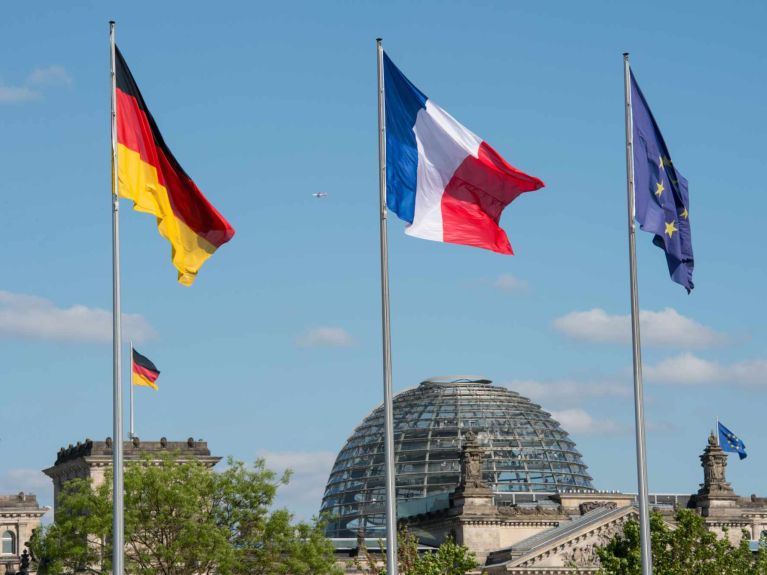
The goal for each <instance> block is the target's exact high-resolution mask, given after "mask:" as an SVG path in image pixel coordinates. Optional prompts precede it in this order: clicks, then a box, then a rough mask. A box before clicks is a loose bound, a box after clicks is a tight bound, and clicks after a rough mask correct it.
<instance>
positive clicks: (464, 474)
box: [461, 431, 487, 489]
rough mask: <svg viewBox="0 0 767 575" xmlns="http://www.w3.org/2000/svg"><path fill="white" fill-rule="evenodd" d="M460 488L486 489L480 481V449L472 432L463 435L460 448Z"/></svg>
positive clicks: (475, 435)
mask: <svg viewBox="0 0 767 575" xmlns="http://www.w3.org/2000/svg"><path fill="white" fill-rule="evenodd" d="M461 487H462V488H464V489H487V484H486V483H485V482H484V481H482V448H481V447H480V446H479V441H477V434H476V433H474V432H473V431H469V432H468V433H466V434H465V435H464V438H463V445H462V446H461Z"/></svg>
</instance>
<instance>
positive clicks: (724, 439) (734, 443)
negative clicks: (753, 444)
mask: <svg viewBox="0 0 767 575" xmlns="http://www.w3.org/2000/svg"><path fill="white" fill-rule="evenodd" d="M718 425H719V447H721V448H722V449H723V450H724V451H730V452H732V453H737V454H738V457H740V458H741V459H745V458H746V457H747V455H746V444H745V443H743V441H742V440H741V439H739V438H738V436H737V435H735V434H734V433H733V432H732V431H730V430H729V429H727V428H726V427H725V426H724V425H722V424H721V423H719V424H718Z"/></svg>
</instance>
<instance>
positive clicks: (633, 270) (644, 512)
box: [623, 52, 652, 575]
mask: <svg viewBox="0 0 767 575" xmlns="http://www.w3.org/2000/svg"><path fill="white" fill-rule="evenodd" d="M623 81H624V89H625V98H626V176H627V191H628V220H629V221H628V224H629V270H630V276H631V341H632V344H633V351H634V418H635V420H636V421H635V425H636V452H637V476H638V481H639V530H640V547H641V558H642V575H652V549H651V547H650V516H649V513H648V507H649V501H648V497H647V461H646V459H645V425H644V392H643V391H642V351H641V340H640V337H639V295H638V294H637V261H636V238H635V234H636V223H635V220H634V216H635V213H636V207H635V205H634V204H635V200H634V125H633V117H632V114H631V79H630V68H629V55H628V52H626V53H624V54H623Z"/></svg>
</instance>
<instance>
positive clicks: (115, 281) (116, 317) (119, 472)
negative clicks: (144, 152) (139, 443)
mask: <svg viewBox="0 0 767 575" xmlns="http://www.w3.org/2000/svg"><path fill="white" fill-rule="evenodd" d="M109 50H110V63H111V92H112V116H111V120H112V127H111V132H112V384H113V385H112V427H113V429H112V436H113V437H112V509H113V510H114V511H113V514H112V573H113V575H123V573H124V572H125V570H124V568H123V554H124V551H125V549H124V533H123V404H122V402H123V388H122V373H121V367H122V361H121V356H120V353H121V351H122V349H121V347H122V332H121V326H120V314H121V306H120V200H119V199H118V198H119V194H118V186H119V182H118V179H117V177H118V176H117V174H118V171H117V77H116V71H115V23H114V21H112V20H110V22H109Z"/></svg>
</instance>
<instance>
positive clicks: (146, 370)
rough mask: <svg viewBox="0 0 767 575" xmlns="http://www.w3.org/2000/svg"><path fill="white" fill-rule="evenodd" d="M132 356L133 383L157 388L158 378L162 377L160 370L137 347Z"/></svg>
mask: <svg viewBox="0 0 767 575" xmlns="http://www.w3.org/2000/svg"><path fill="white" fill-rule="evenodd" d="M132 351H133V355H132V357H131V383H132V384H133V385H143V386H145V387H151V388H152V389H157V383H155V382H156V381H157V378H158V377H160V370H159V369H157V367H156V366H155V364H153V363H152V362H151V361H150V360H149V359H148V358H146V357H144V356H143V355H141V354H140V353H139V352H137V351H136V350H135V349H134V350H132Z"/></svg>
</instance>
